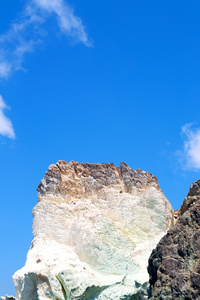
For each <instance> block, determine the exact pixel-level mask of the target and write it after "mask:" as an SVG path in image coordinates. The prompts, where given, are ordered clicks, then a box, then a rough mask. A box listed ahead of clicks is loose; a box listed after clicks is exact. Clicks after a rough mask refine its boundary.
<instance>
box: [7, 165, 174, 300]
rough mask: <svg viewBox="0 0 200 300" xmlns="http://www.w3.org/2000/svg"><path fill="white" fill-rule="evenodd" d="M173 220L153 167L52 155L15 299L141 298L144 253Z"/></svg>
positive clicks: (145, 282) (145, 276)
mask: <svg viewBox="0 0 200 300" xmlns="http://www.w3.org/2000/svg"><path fill="white" fill-rule="evenodd" d="M173 222H174V215H173V209H172V207H171V205H170V203H169V202H168V200H167V199H166V197H165V196H164V195H163V193H162V191H161V189H160V187H159V185H158V182H157V179H156V178H155V177H154V176H153V175H152V174H150V173H148V172H144V171H142V170H139V169H138V170H132V169H131V168H129V167H128V166H127V165H126V164H125V163H121V164H120V166H119V167H115V166H114V165H113V164H89V163H77V162H73V161H72V162H70V163H67V162H65V161H58V162H57V163H56V164H55V165H51V166H50V167H49V169H48V171H47V172H46V174H45V176H44V178H43V179H42V181H41V183H40V184H39V186H38V204H37V205H36V207H35V208H34V209H33V241H32V244H31V248H30V250H29V252H28V255H27V261H26V265H25V267H23V268H22V269H21V270H19V271H17V272H16V273H15V274H14V277H13V278H14V283H15V288H16V293H17V299H20V300H36V299H40V300H47V299H57V300H59V299H60V300H62V299H64V300H66V299H71V300H75V299H77V300H78V299H80V300H84V299H85V300H89V299H90V300H92V299H99V300H100V299H101V300H105V299H110V300H122V299H124V300H125V299H132V300H133V299H146V298H147V292H146V291H147V285H148V280H149V277H148V273H147V263H148V257H149V255H150V253H151V251H152V249H153V248H155V246H156V244H157V243H158V241H159V240H160V238H161V237H162V236H163V235H164V234H165V232H166V230H167V229H168V228H169V227H170V226H171V225H172V224H173Z"/></svg>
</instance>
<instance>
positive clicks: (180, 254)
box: [148, 180, 200, 300]
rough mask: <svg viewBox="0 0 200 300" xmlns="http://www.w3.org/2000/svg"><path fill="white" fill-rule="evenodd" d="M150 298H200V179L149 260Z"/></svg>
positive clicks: (163, 299) (190, 299) (164, 299)
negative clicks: (175, 220)
mask: <svg viewBox="0 0 200 300" xmlns="http://www.w3.org/2000/svg"><path fill="white" fill-rule="evenodd" d="M148 272H149V275H150V289H149V299H151V300H157V299H159V300H168V299H169V300H172V299H180V300H183V299H184V300H193V299H198V300H199V299H200V180H198V181H196V182H195V183H194V184H193V185H192V186H191V187H190V191H189V193H188V195H187V197H186V198H185V199H184V202H183V204H182V206H181V209H180V217H179V218H178V221H177V223H176V224H175V225H174V226H173V227H172V228H170V229H169V231H168V232H167V234H166V235H165V236H164V237H163V238H162V239H161V241H160V242H159V244H158V245H157V247H156V249H154V250H153V252H152V254H151V256H150V258H149V266H148Z"/></svg>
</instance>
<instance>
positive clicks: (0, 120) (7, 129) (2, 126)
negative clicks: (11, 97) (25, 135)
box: [0, 95, 15, 139]
mask: <svg viewBox="0 0 200 300" xmlns="http://www.w3.org/2000/svg"><path fill="white" fill-rule="evenodd" d="M6 108H9V107H8V106H7V105H6V104H5V102H4V100H3V98H2V96H1V95H0V134H1V135H5V136H7V137H9V138H11V139H14V138H15V132H14V129H13V125H12V122H11V121H10V119H9V118H8V117H6V116H5V115H4V113H3V111H4V109H6Z"/></svg>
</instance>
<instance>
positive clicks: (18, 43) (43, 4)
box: [0, 0, 91, 78]
mask: <svg viewBox="0 0 200 300" xmlns="http://www.w3.org/2000/svg"><path fill="white" fill-rule="evenodd" d="M50 15H55V17H56V18H57V21H58V26H59V28H60V30H61V31H62V32H63V33H64V34H65V35H67V36H70V37H71V38H72V39H73V41H75V42H80V43H83V44H85V45H86V46H90V45H91V44H90V42H89V40H88V37H87V34H86V32H85V29H84V26H83V24H82V21H81V19H80V18H78V17H77V16H75V14H74V12H73V9H72V8H71V7H70V6H69V5H68V4H67V2H66V1H65V0H29V2H28V4H27V5H26V7H25V9H24V11H23V12H22V14H21V17H20V18H19V19H18V20H16V21H15V22H14V23H13V24H12V26H11V28H10V30H9V31H8V32H7V33H6V34H4V35H1V36H0V78H8V77H9V75H10V74H11V73H12V72H13V71H16V70H19V69H22V62H23V60H24V56H25V54H26V53H28V52H31V51H33V50H34V48H35V46H36V45H37V44H38V43H41V42H42V40H43V38H44V30H43V27H42V25H43V24H44V23H45V22H46V20H47V18H48V17H49V16H50Z"/></svg>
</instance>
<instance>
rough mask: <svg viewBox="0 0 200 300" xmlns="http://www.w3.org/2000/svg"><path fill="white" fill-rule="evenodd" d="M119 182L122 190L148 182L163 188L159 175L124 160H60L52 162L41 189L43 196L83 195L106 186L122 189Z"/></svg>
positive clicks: (141, 187) (150, 184)
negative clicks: (159, 181) (85, 161)
mask: <svg viewBox="0 0 200 300" xmlns="http://www.w3.org/2000/svg"><path fill="white" fill-rule="evenodd" d="M119 186H120V191H121V192H126V193H132V192H133V191H134V189H136V188H137V189H145V188H147V187H148V186H154V187H155V188H157V189H160V187H159V184H158V181H157V178H156V177H155V176H153V175H152V174H151V173H149V172H145V171H142V170H141V169H137V170H133V169H131V168H130V167H129V166H128V165H127V164H126V163H124V162H121V163H120V166H118V167H115V166H114V164H113V163H102V164H99V163H96V164H94V163H79V162H76V161H71V162H70V163H68V162H66V161H61V160H59V161H58V162H57V163H56V164H53V165H50V166H49V169H48V171H47V172H46V174H45V176H44V178H43V179H42V180H41V182H40V184H39V186H38V188H37V190H38V192H39V196H44V195H46V194H50V193H51V194H59V195H63V196H66V195H68V196H75V197H78V198H80V197H82V196H89V195H93V194H97V193H98V192H99V191H100V190H102V189H103V188H104V187H113V188H115V189H118V188H119Z"/></svg>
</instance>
